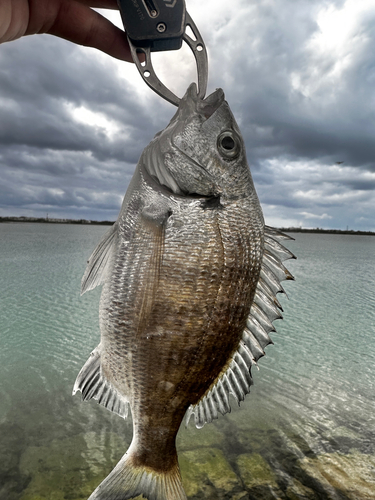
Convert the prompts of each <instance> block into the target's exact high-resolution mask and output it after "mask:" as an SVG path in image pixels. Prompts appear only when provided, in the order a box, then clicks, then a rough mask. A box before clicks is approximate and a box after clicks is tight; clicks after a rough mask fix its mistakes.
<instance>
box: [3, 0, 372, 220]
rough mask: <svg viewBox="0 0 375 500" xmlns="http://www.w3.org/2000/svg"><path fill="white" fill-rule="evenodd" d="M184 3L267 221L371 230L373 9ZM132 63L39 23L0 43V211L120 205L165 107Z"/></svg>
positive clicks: (89, 213) (340, 4)
mask: <svg viewBox="0 0 375 500" xmlns="http://www.w3.org/2000/svg"><path fill="white" fill-rule="evenodd" d="M187 4H188V9H189V12H190V13H191V15H192V16H193V18H194V20H195V21H196V23H197V25H198V26H199V29H200V31H201V32H202V34H203V36H204V39H205V41H206V44H207V46H208V49H209V56H210V88H211V89H212V90H213V89H214V88H216V87H218V86H221V87H223V88H224V90H225V93H226V97H227V100H228V101H229V103H230V105H231V108H232V110H233V113H234V114H235V116H236V118H237V120H238V122H239V125H240V127H241V130H242V133H243V136H244V139H245V143H246V148H247V155H248V160H249V164H250V167H251V170H252V173H253V177H254V181H255V183H256V187H257V190H258V193H259V196H260V199H261V202H262V203H263V207H264V211H265V215H266V219H267V221H268V222H270V223H274V224H280V225H293V224H296V225H297V224H298V225H305V226H314V227H315V226H316V225H320V226H323V227H346V226H347V225H352V227H356V228H363V229H373V230H375V223H374V215H375V196H374V187H375V177H374V175H375V160H374V159H375V141H374V137H375V119H374V118H375V116H374V115H375V101H374V91H373V89H374V83H375V56H374V51H373V46H374V36H375V35H374V33H375V8H374V7H373V8H370V7H367V10H364V9H365V7H363V10H362V12H361V11H360V10H359V9H358V7H355V3H354V2H353V0H347V1H344V0H342V1H336V2H335V1H327V0H321V1H320V0H317V1H314V2H311V1H307V0H305V1H303V0H299V1H294V0H293V1H292V0H283V1H281V0H278V1H277V2H274V3H271V4H270V3H268V2H257V3H255V2H248V1H247V0H246V1H245V0H234V1H233V3H232V4H231V7H230V8H228V4H227V3H226V2H217V1H214V0H207V2H205V3H204V4H202V2H200V0H188V2H187ZM358 5H359V4H358ZM330 16H331V17H330ZM335 16H336V17H335ZM330 23H331V24H330ZM335 23H336V24H335ZM330 29H331V31H332V30H336V31H334V32H332V36H331V35H330ZM175 66H176V65H175ZM175 66H173V64H171V65H170V66H167V68H168V71H166V72H167V73H168V74H167V77H168V78H170V81H171V83H173V81H174V80H175V81H177V79H178V77H179V71H176V67H175ZM124 68H126V69H125V70H124ZM127 68H129V73H130V72H131V71H133V68H131V66H130V65H127V64H126V63H121V64H120V63H116V62H115V61H113V60H111V58H109V57H106V56H104V55H99V54H98V53H97V52H95V51H94V50H90V49H82V48H79V47H76V46H74V45H73V44H70V43H68V42H66V41H63V40H59V39H56V38H54V37H50V36H48V35H42V36H33V37H27V38H24V39H22V40H18V41H16V42H12V43H8V44H4V45H2V46H0V172H1V179H2V182H1V185H0V215H5V214H15V215H38V214H42V213H44V212H46V211H47V210H48V211H49V212H52V213H53V214H54V215H55V216H59V215H61V216H62V215H64V216H72V217H76V218H81V217H87V218H98V219H107V218H115V217H116V214H117V211H118V208H119V205H120V203H121V198H122V196H123V194H124V191H125V189H126V186H127V184H128V182H129V179H130V177H131V174H132V171H133V169H134V166H135V164H136V162H137V160H138V158H139V155H140V153H141V151H142V150H143V148H144V147H145V146H146V145H147V143H148V142H149V141H150V139H151V138H152V137H153V136H154V134H155V133H156V132H157V131H158V130H160V129H161V128H163V127H165V125H166V124H167V122H168V120H169V119H170V118H171V116H172V114H173V113H174V109H173V107H171V106H170V105H168V104H167V103H165V102H163V101H162V100H161V99H159V98H158V97H157V96H156V95H153V94H152V92H151V91H147V90H146V86H144V84H143V82H142V81H141V80H140V78H138V79H132V78H126V77H124V76H123V74H122V73H121V71H125V73H126V71H127ZM189 78H190V77H189ZM187 83H189V82H188V81H187V82H186V85H187ZM77 110H78V111H79V112H81V114H82V116H83V118H82V116H81V115H79V113H78V111H77ZM85 112H86V113H88V112H89V113H91V115H87V116H86V118H84V117H85ZM77 113H78V114H77ZM91 116H92V117H93V118H92V120H94V122H93V123H91V122H90V120H91V118H90V117H91ZM95 116H96V117H99V118H98V120H97V121H95V118H94V117H95ZM101 120H104V121H101ZM105 120H107V122H105ZM106 123H107V125H106ZM336 162H344V163H342V164H340V165H337V164H336Z"/></svg>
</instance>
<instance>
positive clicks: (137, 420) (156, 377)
mask: <svg viewBox="0 0 375 500" xmlns="http://www.w3.org/2000/svg"><path fill="white" fill-rule="evenodd" d="M284 239H291V238H290V237H289V236H287V235H285V234H283V233H280V232H278V231H277V230H276V229H273V228H271V227H269V226H266V225H265V223H264V219H263V214H262V209H261V206H260V202H259V199H258V196H257V193H256V191H255V188H254V183H253V180H252V176H251V173H250V169H249V166H248V163H247V159H246V151H245V145H244V140H243V138H242V135H241V132H240V129H239V127H238V125H237V123H236V121H235V118H234V116H233V114H232V112H231V110H230V107H229V105H228V103H227V101H226V100H225V96H224V92H223V90H222V89H217V90H215V91H214V92H213V93H212V94H210V95H209V96H208V97H206V98H205V99H203V98H201V97H199V96H198V92H197V87H196V85H195V84H191V85H190V86H189V88H188V90H187V92H186V94H185V95H184V97H183V98H182V99H181V102H180V104H179V107H178V109H177V112H176V114H175V115H174V116H173V118H172V119H171V121H170V123H169V124H168V126H167V127H166V128H165V129H164V130H162V131H161V132H159V133H157V134H156V135H155V137H154V139H153V140H152V141H151V142H150V144H149V145H148V146H147V147H146V148H145V149H144V151H143V152H142V154H141V157H140V159H139V162H138V164H137V167H136V170H135V172H134V175H133V178H132V180H131V182H130V184H129V187H128V189H127V192H126V194H125V197H124V201H123V204H122V207H121V210H120V213H119V216H118V219H117V221H116V222H115V224H114V225H113V226H112V227H111V228H110V230H109V231H108V232H107V233H106V234H105V235H104V237H103V238H102V240H101V241H100V242H99V244H98V246H97V247H96V249H95V250H94V252H93V253H92V255H91V257H90V258H89V260H88V265H87V269H86V271H85V274H84V276H83V278H82V289H81V292H82V293H85V292H86V291H88V290H92V289H93V288H95V287H96V286H98V285H102V287H103V288H102V293H101V298H100V306H99V309H100V312H99V318H100V332H101V338H100V343H99V345H98V347H97V348H96V349H95V350H94V351H93V352H92V353H91V355H90V357H89V359H88V360H87V362H86V363H85V364H84V366H83V368H82V369H81V371H80V372H79V374H78V376H77V379H76V382H75V385H74V389H73V394H75V393H76V392H77V391H80V392H81V393H82V398H83V399H84V400H89V399H95V400H97V401H98V403H100V404H101V405H103V406H104V407H106V408H107V409H108V410H110V411H112V412H114V413H117V414H118V415H120V416H121V417H124V418H126V417H127V415H128V413H129V408H130V411H131V415H132V421H133V438H132V441H131V444H130V447H129V449H128V450H127V452H126V453H125V455H124V456H123V457H122V459H121V460H120V461H119V463H118V464H117V465H116V467H115V468H114V469H113V471H112V472H111V473H110V474H109V475H108V476H107V478H105V479H104V481H103V482H102V483H101V484H100V485H99V486H98V487H97V488H96V489H95V491H94V492H93V493H92V494H91V496H90V498H89V500H126V499H130V498H134V497H137V496H138V495H143V496H144V497H145V498H148V499H149V500H183V499H185V500H186V498H187V497H186V494H185V492H184V489H183V486H182V482H181V473H180V469H179V465H178V457H177V451H176V435H177V432H178V430H179V428H180V425H181V423H182V422H183V420H184V418H185V416H186V421H187V422H188V421H189V419H190V418H191V417H192V416H193V415H194V421H195V425H196V427H198V428H201V427H203V425H204V424H206V423H209V422H211V421H212V420H214V419H216V418H218V415H219V414H223V415H224V414H225V413H227V412H229V411H230V409H231V406H230V404H231V403H230V400H229V395H230V394H231V395H232V397H234V400H235V401H237V402H238V403H240V402H241V401H243V399H244V398H245V395H246V394H248V393H249V392H250V386H251V385H252V383H253V381H252V376H251V367H252V366H253V365H255V364H256V362H257V361H258V359H259V358H260V357H261V356H263V355H264V348H265V347H266V346H267V345H268V344H270V343H272V341H271V339H270V337H269V333H270V332H272V331H275V330H274V327H273V321H274V320H275V319H279V318H281V317H282V316H281V312H280V311H281V310H282V307H281V305H280V303H279V301H278V300H277V298H276V294H277V293H279V292H284V289H283V287H282V286H281V284H280V282H281V281H282V280H285V279H293V276H292V275H291V274H290V272H289V271H288V270H287V269H286V268H285V267H284V265H283V263H282V261H283V260H285V259H289V258H293V257H294V255H293V254H292V253H291V252H290V251H289V250H287V249H286V248H285V247H284V246H283V245H282V243H281V241H282V240H284Z"/></svg>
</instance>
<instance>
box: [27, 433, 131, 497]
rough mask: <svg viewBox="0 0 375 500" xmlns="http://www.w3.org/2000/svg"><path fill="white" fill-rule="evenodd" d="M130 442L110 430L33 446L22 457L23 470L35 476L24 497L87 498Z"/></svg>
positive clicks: (28, 474)
mask: <svg viewBox="0 0 375 500" xmlns="http://www.w3.org/2000/svg"><path fill="white" fill-rule="evenodd" d="M127 446H128V443H126V442H124V440H123V439H122V438H121V437H120V436H118V435H117V434H114V433H107V432H106V433H105V435H104V434H103V435H99V436H98V435H97V434H95V433H93V432H88V433H85V434H81V435H78V436H75V437H73V438H67V439H63V440H53V441H52V442H51V444H50V446H29V447H28V448H26V450H25V452H24V453H23V455H22V457H21V460H20V471H21V472H22V473H23V474H24V475H27V476H28V477H30V478H31V480H30V483H29V484H28V486H27V488H26V489H25V490H24V491H23V492H22V495H21V497H20V500H83V499H87V498H88V497H89V496H90V494H91V493H92V491H93V489H95V488H96V486H97V485H98V484H99V482H100V481H101V479H103V478H104V477H105V476H106V475H107V474H108V472H109V471H110V470H111V468H112V467H113V466H114V465H115V464H116V463H117V461H118V459H119V458H120V457H121V455H122V453H124V449H125V450H126V448H127ZM89 457H90V459H89Z"/></svg>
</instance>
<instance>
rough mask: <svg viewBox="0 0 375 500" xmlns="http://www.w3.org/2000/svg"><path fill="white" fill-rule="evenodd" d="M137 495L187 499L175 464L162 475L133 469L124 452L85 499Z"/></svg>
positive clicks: (159, 499) (116, 499)
mask: <svg viewBox="0 0 375 500" xmlns="http://www.w3.org/2000/svg"><path fill="white" fill-rule="evenodd" d="M138 495H143V496H144V497H145V498H147V499H148V500H187V497H186V494H185V492H184V489H183V487H182V483H181V475H180V470H179V467H178V464H177V463H176V466H175V467H174V468H173V469H171V470H169V471H168V472H166V473H164V472H156V471H154V470H151V469H149V468H145V467H141V466H134V465H133V464H132V457H131V453H130V452H129V450H128V452H127V453H125V455H124V456H123V457H122V459H121V460H120V461H119V463H118V464H117V465H116V467H115V468H114V469H113V471H112V472H111V473H110V474H109V475H108V476H107V477H106V478H105V479H104V481H103V482H102V483H101V484H100V485H99V486H98V487H97V488H96V490H95V491H94V492H93V493H92V494H91V496H90V498H89V499H88V500H128V499H130V498H135V497H137V496H138Z"/></svg>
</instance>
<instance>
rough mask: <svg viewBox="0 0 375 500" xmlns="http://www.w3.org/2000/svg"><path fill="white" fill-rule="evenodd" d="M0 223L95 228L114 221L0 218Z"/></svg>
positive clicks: (109, 224)
mask: <svg viewBox="0 0 375 500" xmlns="http://www.w3.org/2000/svg"><path fill="white" fill-rule="evenodd" d="M2 222H40V223H42V224H92V225H97V226H112V225H113V224H114V223H115V221H110V220H87V219H54V218H52V217H51V218H50V217H0V223H2Z"/></svg>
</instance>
